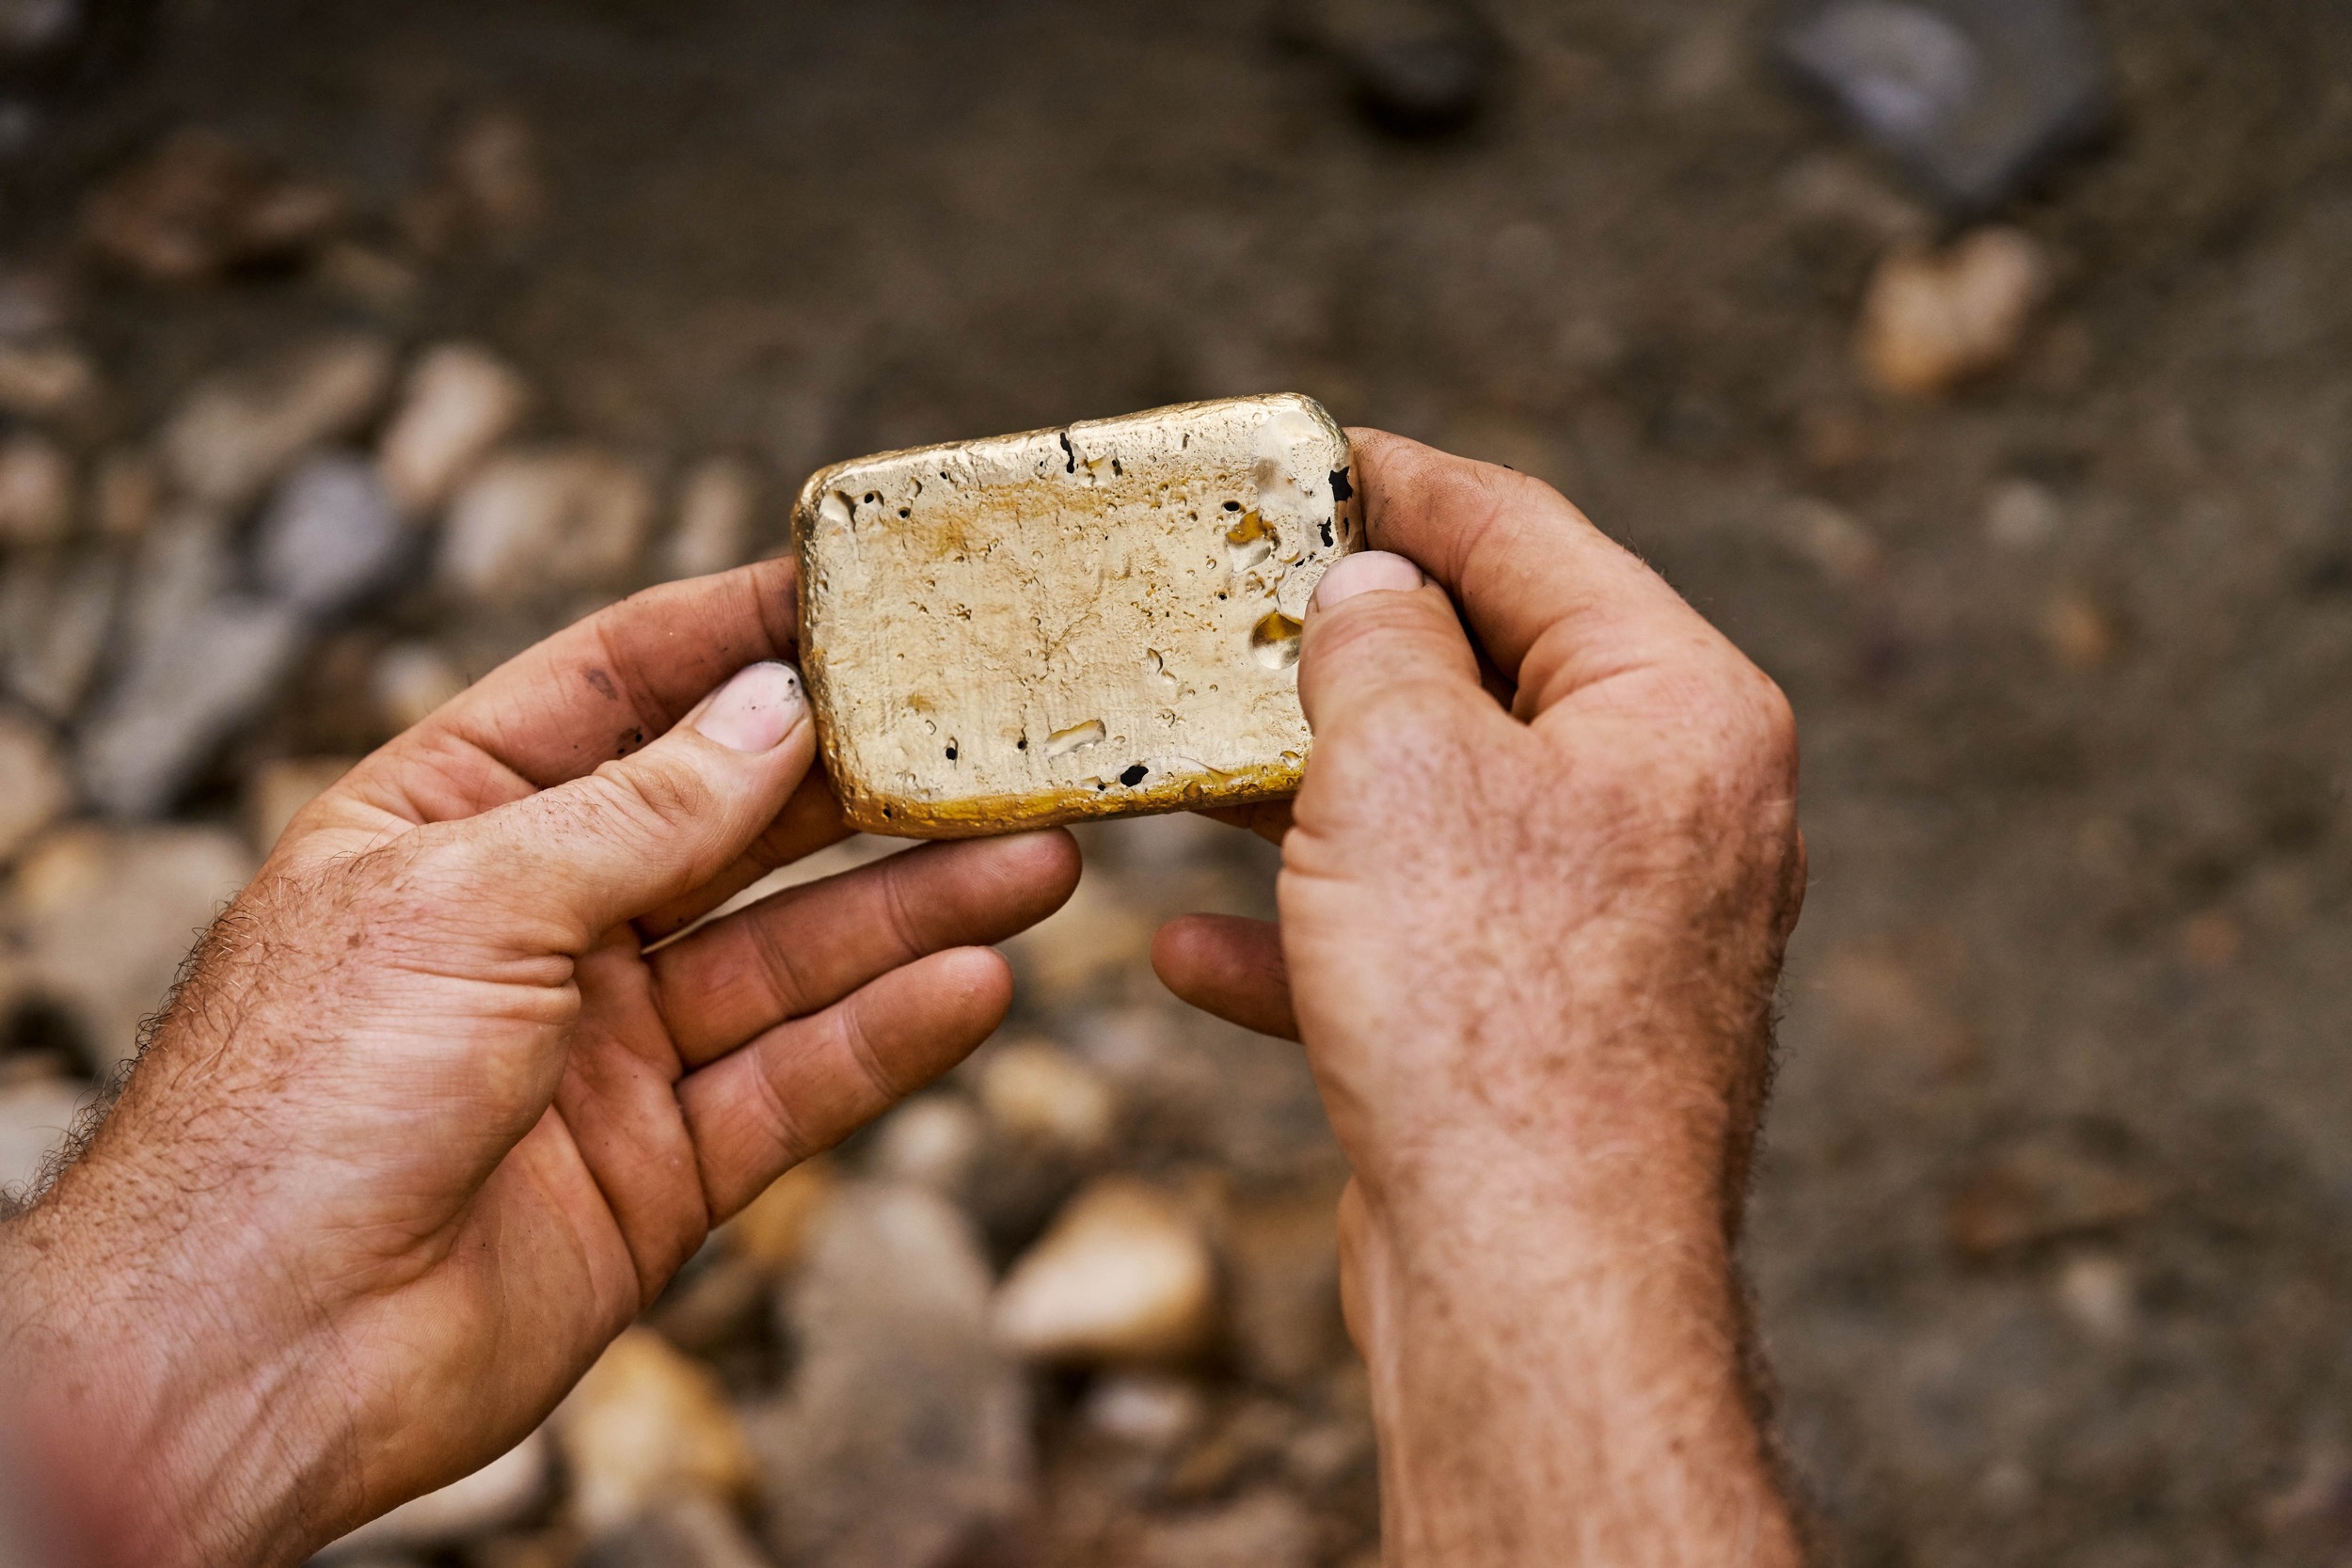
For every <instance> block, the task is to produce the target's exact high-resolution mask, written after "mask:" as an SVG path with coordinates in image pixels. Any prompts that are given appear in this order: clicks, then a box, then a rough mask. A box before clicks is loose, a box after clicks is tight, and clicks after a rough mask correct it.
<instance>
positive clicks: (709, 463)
mask: <svg viewBox="0 0 2352 1568" xmlns="http://www.w3.org/2000/svg"><path fill="white" fill-rule="evenodd" d="M758 513H759V475H758V473H757V472H756V471H755V470H754V468H753V467H752V466H751V465H750V464H748V463H745V462H743V461H741V460H740V459H739V458H733V457H711V458H706V459H704V460H703V461H702V462H700V463H697V464H696V465H695V466H694V467H693V468H692V469H691V470H690V471H689V472H688V473H687V476H686V478H685V480H684V481H683V482H682V483H680V484H679V485H678V499H677V522H676V524H675V526H674V527H673V528H672V529H671V531H670V538H669V542H668V544H667V545H666V546H663V550H662V567H663V570H664V571H665V572H666V573H667V574H668V575H669V576H671V577H674V578H699V577H707V576H708V575H709V574H711V573H712V572H723V571H726V570H728V569H729V568H730V567H735V566H740V565H741V564H742V563H743V562H744V561H745V560H746V559H748V558H749V556H750V555H751V548H752V524H753V522H754V521H755V519H756V517H757V515H758Z"/></svg>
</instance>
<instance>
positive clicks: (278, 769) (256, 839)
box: [245, 757, 358, 855]
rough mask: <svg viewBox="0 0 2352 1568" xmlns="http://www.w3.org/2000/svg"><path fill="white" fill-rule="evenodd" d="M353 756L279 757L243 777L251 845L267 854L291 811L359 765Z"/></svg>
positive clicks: (292, 816) (294, 811) (299, 808)
mask: <svg viewBox="0 0 2352 1568" xmlns="http://www.w3.org/2000/svg"><path fill="white" fill-rule="evenodd" d="M357 765H358V758H356V757H278V758H277V759H275V760H274V761H270V762H265V763H263V764H262V766H261V767H259V768H255V769H254V770H253V773H252V776H251V777H249V778H247V779H246V785H245V820H246V832H248V833H250V834H251V836H252V840H253V847H254V848H255V849H256V850H257V851H259V852H260V853H261V854H262V855H267V854H268V853H269V852H270V850H271V849H273V848H274V847H277V844H278V840H279V839H280V838H283V837H284V836H285V833H286V824H288V823H289V822H292V821H293V820H294V814H295V813H297V812H299V811H300V810H301V809H302V808H303V807H305V806H307V805H309V804H310V802H311V801H313V800H317V799H318V798H319V797H320V796H322V795H324V794H326V791H327V789H328V788H329V787H330V786H332V785H333V784H335V783H336V781H338V780H340V779H341V778H342V776H343V775H344V774H346V773H348V772H350V771H351V770H352V768H354V767H356V766H357Z"/></svg>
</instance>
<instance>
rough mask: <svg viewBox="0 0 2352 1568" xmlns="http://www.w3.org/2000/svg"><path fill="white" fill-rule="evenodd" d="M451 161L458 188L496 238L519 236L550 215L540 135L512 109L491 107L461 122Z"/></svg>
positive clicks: (475, 216) (453, 182)
mask: <svg viewBox="0 0 2352 1568" xmlns="http://www.w3.org/2000/svg"><path fill="white" fill-rule="evenodd" d="M446 162H447V167H448V171H449V180H450V184H451V187H452V189H453V192H454V193H455V194H456V196H457V197H458V198H459V199H460V200H461V201H463V202H464V204H465V205H466V207H467V208H468V210H469V217H470V218H471V219H472V220H473V221H474V222H475V223H476V224H477V225H478V226H480V227H481V228H482V229H484V230H487V231H488V232H489V233H490V235H491V236H492V237H493V238H501V239H512V238H518V237H520V236H521V235H522V234H524V233H527V232H528V231H529V230H532V228H534V227H536V226H537V224H538V223H539V221H540V219H542V218H543V217H545V216H546V215H547V209H548V182H547V176H546V174H545V173H544V172H543V171H542V170H541V168H540V164H539V138H538V137H537V135H534V134H533V133H532V128H531V122H530V121H529V120H527V119H523V118H522V116H520V115H518V114H516V113H514V112H513V111H512V110H506V109H491V110H487V111H485V112H484V113H481V114H478V115H476V116H474V117H473V118H472V119H469V120H468V121H466V123H464V124H463V125H461V126H459V127H458V129H457V134H456V135H453V136H452V137H451V138H450V142H449V146H448V149H447V152H446Z"/></svg>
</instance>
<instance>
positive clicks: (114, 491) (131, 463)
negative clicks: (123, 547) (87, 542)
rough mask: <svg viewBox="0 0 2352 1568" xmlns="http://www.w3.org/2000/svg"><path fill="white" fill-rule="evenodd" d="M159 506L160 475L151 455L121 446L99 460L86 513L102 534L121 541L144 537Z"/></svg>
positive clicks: (162, 478)
mask: <svg viewBox="0 0 2352 1568" xmlns="http://www.w3.org/2000/svg"><path fill="white" fill-rule="evenodd" d="M163 504H164V476H163V472H162V470H161V469H160V468H159V467H157V466H156V463H155V459H154V458H153V457H152V456H151V455H149V454H148V453H147V452H144V451H139V450H138V449H136V448H135V447H125V448H119V449H118V450H116V451H110V452H108V453H107V454H106V455H105V456H104V457H103V458H101V459H99V462H98V474H97V477H96V478H95V479H94V480H93V481H92V482H91V484H90V513H91V515H92V517H93V518H94V519H95V521H96V522H97V524H98V531H99V532H100V533H101V534H102V535H103V536H104V537H106V538H108V539H119V540H125V541H129V540H136V539H140V538H143V537H145V535H146V533H147V531H148V529H149V528H151V526H153V524H154V521H155V518H156V516H157V515H158V514H159V513H161V512H162V510H163Z"/></svg>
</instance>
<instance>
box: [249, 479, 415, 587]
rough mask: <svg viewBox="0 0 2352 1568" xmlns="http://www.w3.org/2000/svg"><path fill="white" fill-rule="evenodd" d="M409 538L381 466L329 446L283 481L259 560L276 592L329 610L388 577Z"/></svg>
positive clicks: (266, 520)
mask: <svg viewBox="0 0 2352 1568" xmlns="http://www.w3.org/2000/svg"><path fill="white" fill-rule="evenodd" d="M407 543H408V536H407V531H406V530H405V529H404V528H403V527H402V526H401V521H400V517H399V515H398V514H397V513H395V512H394V511H393V510H392V503H391V499H390V498H389V496H387V495H385V493H384V487H383V484H382V483H381V482H379V481H378V479H377V478H376V472H375V467H374V466H373V464H370V463H367V462H364V461H362V460H361V459H359V458H357V457H351V456H346V455H344V454H342V453H340V452H324V453H321V454H320V455H318V456H316V457H313V458H310V460H308V461H307V462H305V463H303V464H302V465H301V466H300V467H297V468H295V469H294V472H293V473H291V474H288V475H287V476H286V480H285V483H282V484H280V485H279V486H278V494H277V496H276V497H275V498H274V499H272V500H271V502H270V507H269V510H268V512H266V513H265V514H263V515H262V526H261V531H260V533H259V535H258V536H257V537H256V539H255V541H254V550H253V553H254V567H255V570H256V572H257V574H258V575H259V577H260V578H261V581H262V587H263V588H264V589H265V590H267V592H268V593H269V594H271V595H272V596H273V597H275V598H278V599H280V600H282V601H284V602H285V603H287V604H289V605H292V606H293V607H294V609H296V610H301V611H303V612H304V613H305V614H309V615H313V616H323V615H330V614H333V613H334V612H335V611H337V610H343V609H346V608H348V607H349V606H350V605H352V604H354V603H356V602H357V601H358V600H360V599H363V598H365V597H367V596H368V595H369V594H372V593H374V592H375V591H376V590H378V589H380V588H382V587H383V586H384V585H385V584H386V583H387V582H389V580H390V579H391V578H392V576H393V574H394V573H395V572H396V571H397V570H398V569H399V566H400V561H401V556H402V554H403V552H404V551H405V548H406V546H407Z"/></svg>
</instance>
